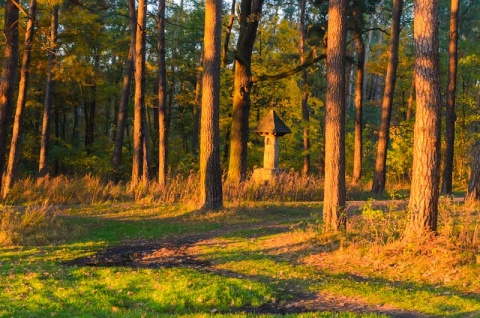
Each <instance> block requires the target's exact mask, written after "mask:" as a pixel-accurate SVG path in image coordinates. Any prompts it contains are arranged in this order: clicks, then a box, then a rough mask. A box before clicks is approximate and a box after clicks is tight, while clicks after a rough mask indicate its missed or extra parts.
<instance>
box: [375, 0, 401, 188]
mask: <svg viewBox="0 0 480 318" xmlns="http://www.w3.org/2000/svg"><path fill="white" fill-rule="evenodd" d="M402 6H403V0H394V1H393V12H392V25H391V28H390V35H391V40H390V45H389V46H388V66H387V75H386V78H385V91H384V94H383V101H382V114H381V118H380V129H379V130H378V144H377V157H376V161H375V173H374V175H373V183H372V192H373V193H382V192H384V191H385V183H386V175H387V150H388V142H389V139H390V117H391V114H392V104H393V97H394V92H395V83H396V79H397V65H398V44H399V41H400V19H401V15H402Z"/></svg>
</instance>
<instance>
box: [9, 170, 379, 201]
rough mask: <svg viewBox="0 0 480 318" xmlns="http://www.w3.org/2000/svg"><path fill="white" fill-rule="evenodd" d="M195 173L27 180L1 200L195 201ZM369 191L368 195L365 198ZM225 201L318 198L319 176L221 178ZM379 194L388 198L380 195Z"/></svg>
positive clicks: (361, 195) (353, 196)
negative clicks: (158, 178) (162, 181)
mask: <svg viewBox="0 0 480 318" xmlns="http://www.w3.org/2000/svg"><path fill="white" fill-rule="evenodd" d="M198 180H199V178H198V175H197V174H195V173H191V174H189V175H176V176H172V177H170V178H169V179H168V181H167V186H166V187H164V188H162V187H160V186H159V184H158V183H157V182H155V181H151V182H148V183H140V184H139V185H138V186H137V187H135V188H132V187H131V185H130V184H129V183H128V182H127V183H122V182H112V181H105V180H102V178H100V177H98V176H93V175H85V176H83V177H66V176H58V177H50V176H46V177H43V178H38V179H35V178H26V179H23V180H19V181H17V182H16V183H15V184H14V186H13V188H12V190H11V191H10V192H9V194H8V197H7V198H6V199H5V200H4V203H5V204H11V205H25V204H51V205H58V204H99V203H107V202H108V203H116V202H129V201H135V202H138V203H144V204H151V203H184V204H189V205H190V206H197V204H198V197H199V196H198V182H199V181H198ZM347 194H348V198H349V200H363V199H366V198H367V197H371V195H370V194H369V192H368V185H367V184H360V185H350V186H349V188H348V189H347ZM367 194H368V196H367ZM223 197H224V201H225V202H229V203H231V204H232V205H234V206H239V205H244V204H245V203H247V202H252V201H254V202H258V201H266V202H279V201H280V202H307V201H321V200H323V179H322V178H320V177H318V176H314V175H308V176H303V175H302V174H301V173H299V172H295V171H288V172H283V173H281V174H280V175H279V176H278V177H277V178H276V179H275V180H274V181H272V182H268V183H265V184H259V183H257V182H255V180H253V178H251V176H249V178H248V179H247V180H246V181H245V182H242V183H241V184H236V183H230V182H224V185H223ZM378 198H388V196H386V195H380V196H378Z"/></svg>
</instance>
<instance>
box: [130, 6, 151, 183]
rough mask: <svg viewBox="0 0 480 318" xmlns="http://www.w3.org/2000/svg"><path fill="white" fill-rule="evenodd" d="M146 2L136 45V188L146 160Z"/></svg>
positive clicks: (140, 11)
mask: <svg viewBox="0 0 480 318" xmlns="http://www.w3.org/2000/svg"><path fill="white" fill-rule="evenodd" d="M146 10H147V5H146V1H145V0H139V1H138V10H137V27H136V41H135V42H136V43H135V96H134V108H133V154H132V155H133V158H132V181H131V187H132V188H134V187H136V186H137V185H138V184H139V183H140V182H146V181H147V180H142V179H143V178H142V176H143V173H144V167H143V163H144V160H145V156H144V148H145V138H146V136H145V127H144V125H145V122H144V120H143V118H144V117H143V113H144V112H145V27H146Z"/></svg>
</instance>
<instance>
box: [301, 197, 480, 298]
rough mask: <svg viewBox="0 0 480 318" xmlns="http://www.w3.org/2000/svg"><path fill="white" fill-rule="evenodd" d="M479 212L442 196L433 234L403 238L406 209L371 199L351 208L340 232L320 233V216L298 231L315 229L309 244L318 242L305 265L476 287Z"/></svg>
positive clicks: (478, 286) (479, 260) (479, 284)
mask: <svg viewBox="0 0 480 318" xmlns="http://www.w3.org/2000/svg"><path fill="white" fill-rule="evenodd" d="M478 216H479V212H478V210H475V209H473V208H471V207H465V206H464V205H463V204H458V203H453V202H451V201H450V199H448V198H441V200H440V203H439V214H438V221H439V222H438V231H437V233H432V234H431V235H427V236H425V237H423V238H421V239H417V240H415V241H412V240H406V239H405V238H404V237H403V233H404V230H405V227H406V224H407V222H408V214H407V212H406V210H405V209H399V208H398V207H395V206H394V205H393V204H391V203H390V204H387V205H378V204H377V203H375V201H371V200H370V201H367V203H365V204H364V205H363V206H361V208H360V209H359V211H358V213H352V215H351V216H350V217H349V219H348V224H347V229H346V231H345V232H343V233H337V234H333V235H332V234H326V233H325V234H324V233H323V228H322V226H323V225H322V221H321V220H320V221H318V219H317V221H314V219H311V223H310V224H309V225H308V226H306V227H305V226H304V227H303V228H301V229H297V231H298V230H300V231H301V232H303V233H306V232H310V233H315V234H314V237H315V240H314V243H313V244H314V245H318V246H321V248H320V249H319V254H315V255H314V256H309V257H306V258H305V262H306V263H307V264H313V265H317V266H321V267H322V268H324V269H328V270H330V271H334V272H337V273H344V272H349V273H351V274H355V275H359V276H361V277H364V276H365V277H376V278H378V279H388V280H389V281H411V282H416V283H417V284H429V285H431V286H443V287H445V286H448V287H451V288H455V289H457V290H462V291H464V292H480V278H479V277H478V275H477V272H478V270H479V269H480V220H479V217H478ZM319 255H320V256H319ZM319 262H321V264H320V263H319ZM437 288H439V287H437Z"/></svg>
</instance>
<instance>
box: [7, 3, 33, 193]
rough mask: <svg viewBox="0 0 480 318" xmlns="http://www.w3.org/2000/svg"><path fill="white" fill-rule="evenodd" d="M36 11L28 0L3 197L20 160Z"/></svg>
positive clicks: (10, 186) (11, 182)
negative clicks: (28, 6) (23, 44)
mask: <svg viewBox="0 0 480 318" xmlns="http://www.w3.org/2000/svg"><path fill="white" fill-rule="evenodd" d="M36 11H37V1H36V0H31V1H30V8H29V10H28V21H27V28H26V31H25V47H24V51H23V57H22V68H21V70H20V84H19V87H18V97H17V106H16V109H15V120H14V122H13V131H12V140H11V143H10V153H9V156H8V164H7V169H6V171H5V179H4V180H3V189H2V196H3V198H5V197H6V196H7V194H8V192H9V191H10V189H11V188H12V186H13V181H14V177H15V172H16V171H15V170H16V167H17V163H18V161H19V160H20V156H21V154H20V149H21V145H20V143H21V140H20V134H21V132H22V121H23V112H24V110H25V104H26V103H27V92H28V81H29V75H30V59H31V52H32V45H33V38H34V34H35V15H36Z"/></svg>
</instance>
